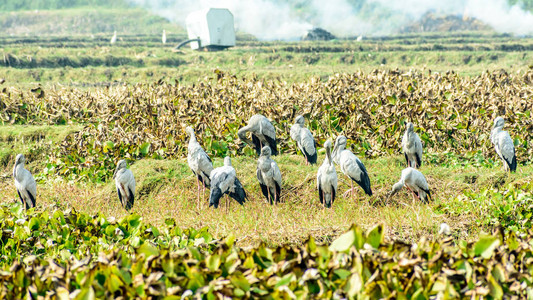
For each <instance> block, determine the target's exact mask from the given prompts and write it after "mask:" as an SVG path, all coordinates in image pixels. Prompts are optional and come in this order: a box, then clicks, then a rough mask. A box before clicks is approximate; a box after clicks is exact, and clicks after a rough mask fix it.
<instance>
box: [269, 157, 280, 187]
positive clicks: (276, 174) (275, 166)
mask: <svg viewBox="0 0 533 300" xmlns="http://www.w3.org/2000/svg"><path fill="white" fill-rule="evenodd" d="M270 167H271V169H272V175H273V177H274V181H275V182H276V183H277V184H278V185H279V186H280V187H281V171H280V170H279V167H278V164H277V163H276V162H275V161H272V162H271V163H270Z"/></svg>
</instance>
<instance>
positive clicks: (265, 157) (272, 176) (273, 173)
mask: <svg viewBox="0 0 533 300" xmlns="http://www.w3.org/2000/svg"><path fill="white" fill-rule="evenodd" d="M271 154H272V151H271V150H270V147H269V146H264V147H263V149H261V155H260V156H259V159H258V160H257V172H256V173H257V180H259V185H260V186H261V191H262V192H263V195H264V196H265V197H266V198H267V201H268V202H270V204H274V203H278V202H279V198H280V195H281V172H280V170H279V167H278V164H277V163H276V162H275V161H274V160H272V159H271V158H270V155H271Z"/></svg>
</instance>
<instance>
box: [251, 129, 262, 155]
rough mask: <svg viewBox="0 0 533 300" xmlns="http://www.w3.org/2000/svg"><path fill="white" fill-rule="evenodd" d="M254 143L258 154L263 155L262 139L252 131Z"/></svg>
mask: <svg viewBox="0 0 533 300" xmlns="http://www.w3.org/2000/svg"><path fill="white" fill-rule="evenodd" d="M252 143H254V149H255V152H257V155H261V140H259V138H258V137H257V136H256V135H255V134H253V133H252Z"/></svg>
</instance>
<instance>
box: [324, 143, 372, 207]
mask: <svg viewBox="0 0 533 300" xmlns="http://www.w3.org/2000/svg"><path fill="white" fill-rule="evenodd" d="M347 142H348V139H347V138H346V137H345V136H344V135H339V136H338V137H337V139H336V140H335V148H333V160H334V161H335V163H336V164H338V165H339V166H340V167H341V171H342V173H344V175H346V176H348V177H350V179H351V180H350V186H351V188H350V189H349V190H348V191H346V192H345V193H344V196H345V197H346V195H347V194H348V193H351V194H352V195H353V193H354V187H353V182H354V181H355V182H357V184H358V185H359V186H360V187H361V188H362V189H363V191H365V193H366V194H367V195H369V196H372V188H371V187H370V177H368V172H367V171H366V168H365V165H364V164H363V163H362V162H361V160H360V159H359V158H358V157H357V156H355V154H353V153H352V151H350V150H347V149H346V143H347Z"/></svg>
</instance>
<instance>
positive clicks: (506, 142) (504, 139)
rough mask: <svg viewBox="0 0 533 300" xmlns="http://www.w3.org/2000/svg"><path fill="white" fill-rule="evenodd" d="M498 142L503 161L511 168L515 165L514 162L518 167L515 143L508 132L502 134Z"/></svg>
mask: <svg viewBox="0 0 533 300" xmlns="http://www.w3.org/2000/svg"><path fill="white" fill-rule="evenodd" d="M498 140H499V143H498V144H499V146H500V147H499V148H500V154H501V156H502V157H503V159H504V160H505V161H506V162H507V164H508V165H509V166H511V165H513V161H514V164H515V165H516V157H515V149H514V143H513V139H512V138H511V136H510V135H509V133H508V132H507V131H503V132H501V133H500V136H499V138H498Z"/></svg>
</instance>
